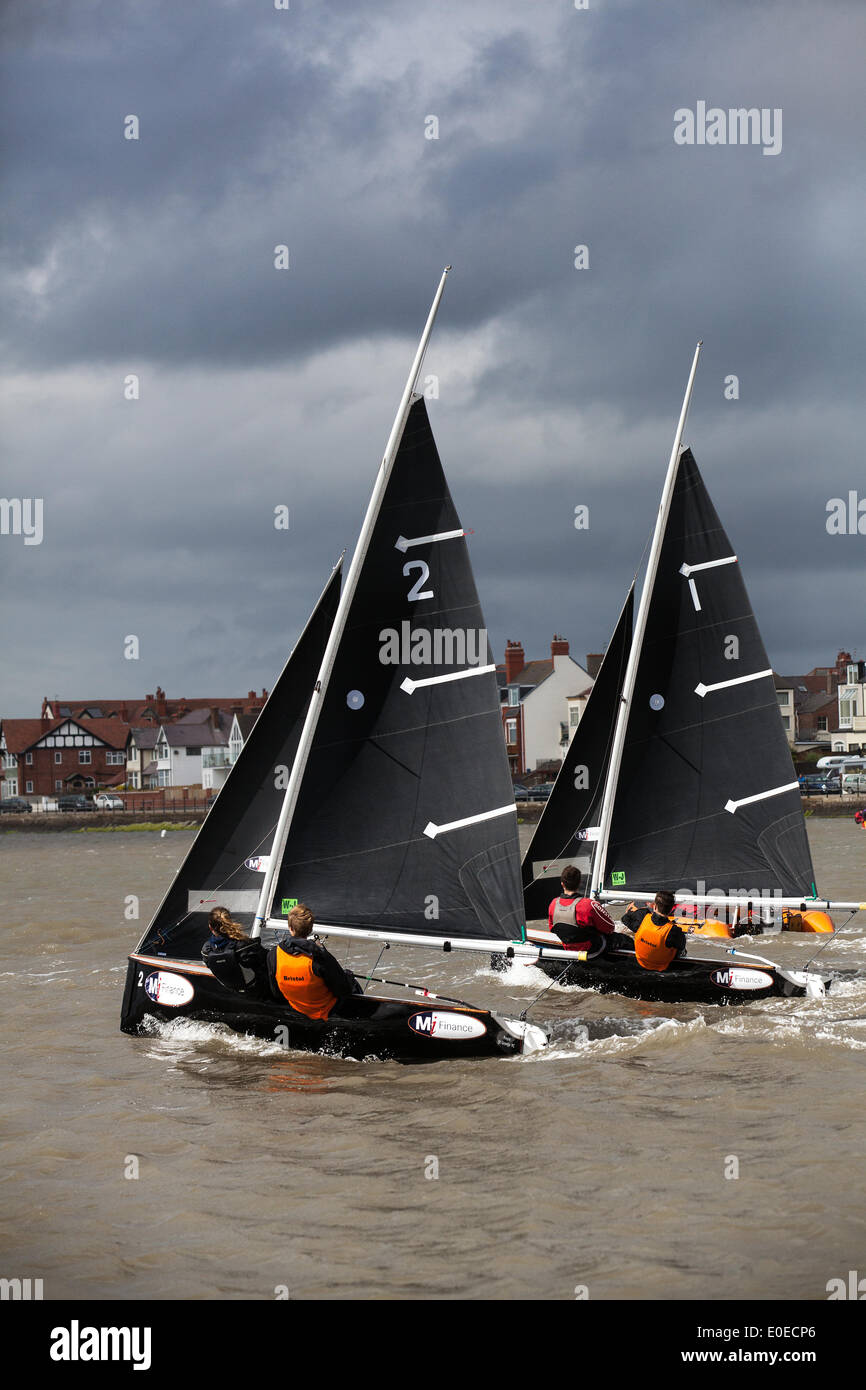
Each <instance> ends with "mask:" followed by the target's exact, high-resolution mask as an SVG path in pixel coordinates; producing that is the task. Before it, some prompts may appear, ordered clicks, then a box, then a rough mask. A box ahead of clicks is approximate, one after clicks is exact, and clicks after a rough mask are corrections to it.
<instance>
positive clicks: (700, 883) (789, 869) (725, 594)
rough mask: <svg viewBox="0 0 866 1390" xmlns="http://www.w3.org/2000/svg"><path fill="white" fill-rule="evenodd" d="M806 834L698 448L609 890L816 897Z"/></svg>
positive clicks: (633, 723)
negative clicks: (699, 465)
mask: <svg viewBox="0 0 866 1390" xmlns="http://www.w3.org/2000/svg"><path fill="white" fill-rule="evenodd" d="M813 882H814V872H813V869H812V860H811V854H810V851H809V843H808V840H807V837H806V825H805V821H804V819H803V813H802V809H801V805H800V793H799V790H798V787H797V778H796V774H795V772H794V768H793V764H792V761H791V754H790V751H789V748H788V743H787V739H786V737H785V732H784V729H783V726H782V720H781V716H780V712H779V706H778V701H777V698H776V691H775V686H774V681H773V675H772V672H771V670H770V663H769V661H768V659H767V653H766V651H765V650H764V644H763V642H762V641H761V636H760V633H759V632H758V627H757V623H756V622H755V618H754V615H753V613H752V609H751V605H750V603H749V598H748V595H747V593H746V588H745V585H744V583H743V579H742V576H741V574H740V566H739V563H738V561H737V559H736V553H735V551H734V549H733V547H732V545H731V543H730V541H729V540H728V537H727V536H726V534H725V532H724V530H723V528H722V525H721V523H720V521H719V518H718V515H717V514H716V511H715V508H714V507H713V504H712V502H711V501H710V498H709V495H708V493H707V490H706V488H705V486H704V483H703V479H702V478H701V475H700V473H699V472H698V467H697V464H696V463H695V460H694V458H693V456H692V453H691V451H690V450H685V451H684V452H683V454H682V455H681V457H680V461H679V469H678V473H677V477H676V483H675V488H674V493H673V501H672V506H671V510H670V516H669V520H668V524H667V527H666V530H665V535H664V540H663V544H662V549H661V555H660V560H659V566H658V573H657V576H656V581H655V584H654V586H653V591H652V598H651V602H650V606H649V613H648V621H647V627H646V634H645V637H644V641H643V645H642V648H641V655H640V662H639V665H638V669H637V678H636V684H635V690H634V697H633V701H632V706H631V712H630V716H629V720H628V727H627V734H626V741H625V747H624V752H623V758H622V766H621V769H620V775H619V779H618V782H617V787H616V799H615V802H614V812H613V820H612V826H611V836H610V844H609V851H608V855H607V859H606V866H605V877H604V883H603V886H604V887H605V888H613V889H624V890H625V891H626V892H630V891H631V889H632V888H640V889H659V888H667V889H670V890H671V891H676V890H678V889H679V890H682V891H691V892H693V893H696V894H701V893H704V892H709V891H712V890H715V891H717V892H727V893H734V892H746V893H752V894H757V893H759V892H760V893H763V894H768V895H771V894H774V893H775V894H782V895H783V896H791V897H796V896H800V895H801V894H803V895H805V894H811V893H812V892H813Z"/></svg>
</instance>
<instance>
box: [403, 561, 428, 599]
mask: <svg viewBox="0 0 866 1390" xmlns="http://www.w3.org/2000/svg"><path fill="white" fill-rule="evenodd" d="M412 570H419V571H420V573H419V575H418V578H417V579H416V580H415V583H414V584H413V585H412V588H411V589H410V590H409V593H408V594H407V596H406V597H407V598H408V600H409V602H410V603H416V602H417V601H418V599H420V598H435V594H434V593H433V590H432V589H425V590H424V591H423V593H422V591H421V585H422V584H426V583H427V580H428V579H429V578H430V566H429V565H427V564H425V563H424V561H423V560H407V561H406V564H405V565H404V566H403V573H404V575H405V576H406V578H407V579H408V578H409V574H410V572H411V571H412Z"/></svg>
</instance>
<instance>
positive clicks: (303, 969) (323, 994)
mask: <svg viewBox="0 0 866 1390" xmlns="http://www.w3.org/2000/svg"><path fill="white" fill-rule="evenodd" d="M288 921H289V935H288V936H284V937H283V939H282V941H280V942H278V943H277V945H276V946H272V947H271V948H270V950H269V951H268V970H269V973H270V978H271V984H272V989H273V992H274V996H275V997H276V998H277V999H285V1001H286V1002H287V1003H288V1004H291V1006H292V1008H293V1009H297V1011H298V1013H302V1014H306V1016H307V1018H327V1017H328V1016H329V1015H330V1014H331V1013H332V1011H334V1009H335V1007H336V1005H337V1004H338V1003H339V1001H340V1000H341V999H345V998H347V997H348V996H349V995H351V994H354V993H356V992H358V990H359V988H360V987H359V986H358V985H357V983H356V981H355V977H354V975H353V974H352V972H351V971H350V970H344V969H343V967H342V966H341V965H340V963H339V961H336V960H335V959H334V957H333V956H332V955H331V953H330V951H327V950H326V949H325V947H324V946H323V945H322V944H321V942H318V941H313V940H311V933H312V930H313V914H312V912H311V911H310V909H309V908H308V907H305V906H304V904H303V903H299V904H298V906H297V907H293V908H292V910H291V912H290V913H289V919H288ZM337 1012H339V1010H337Z"/></svg>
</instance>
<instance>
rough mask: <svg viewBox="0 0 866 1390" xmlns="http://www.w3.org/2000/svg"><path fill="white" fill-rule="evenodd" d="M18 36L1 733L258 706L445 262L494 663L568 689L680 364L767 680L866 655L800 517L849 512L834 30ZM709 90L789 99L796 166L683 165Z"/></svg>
mask: <svg viewBox="0 0 866 1390" xmlns="http://www.w3.org/2000/svg"><path fill="white" fill-rule="evenodd" d="M2 23H3V26H4V35H5V55H6V56H5V61H4V67H5V78H6V81H5V84H4V92H5V95H4V97H3V99H2V100H3V124H4V128H5V132H6V143H7V146H8V147H9V156H8V162H7V175H6V191H7V197H6V204H7V231H6V236H5V246H4V252H3V261H2V269H3V277H4V283H5V288H6V295H7V307H6V310H5V313H4V322H5V324H6V334H7V345H6V349H5V356H6V361H7V364H8V365H9V369H10V377H11V384H10V387H9V391H8V398H9V405H8V406H7V409H6V419H7V426H6V435H7V450H6V453H7V465H6V473H5V477H4V482H3V492H4V494H5V495H7V496H14V495H17V496H32V495H39V496H44V497H45V503H46V539H45V542H44V544H43V546H42V547H33V548H30V549H28V550H25V549H24V548H23V545H22V543H21V540H20V538H3V540H2V542H0V563H2V562H3V561H4V560H5V562H6V567H5V575H6V580H5V583H6V592H7V593H8V591H9V586H10V584H11V585H14V589H15V601H14V603H13V604H12V605H11V606H10V605H9V604H8V603H7V605H6V620H5V623H4V636H3V650H4V651H8V650H15V651H17V652H18V653H19V658H18V660H17V661H16V662H15V663H14V665H13V666H9V665H8V664H6V665H5V669H4V682H5V684H4V694H3V700H2V706H0V712H5V713H7V714H26V713H30V712H31V711H32V710H33V708H34V705H38V700H39V698H41V695H42V694H49V693H50V694H54V693H59V694H61V695H62V694H63V693H64V692H66V693H67V694H68V693H70V692H71V693H72V695H75V694H77V693H78V694H83V695H85V696H86V695H87V694H88V693H91V694H92V693H93V692H94V691H95V693H97V694H99V693H105V692H108V693H110V692H112V691H119V692H120V693H128V694H133V693H136V692H137V693H143V692H144V689H145V688H146V689H147V690H151V689H153V687H154V686H155V684H156V683H157V682H159V683H161V684H162V685H163V686H164V687H166V688H167V689H169V690H170V692H176V693H185V694H187V695H193V694H196V693H203V692H205V693H206V691H207V690H211V691H213V692H215V693H222V694H230V693H234V691H236V690H246V689H247V688H248V687H249V686H252V685H256V686H257V687H260V686H261V685H262V684H267V685H270V684H271V683H272V681H273V678H274V676H275V675H276V673H277V671H278V670H279V668H280V667H281V665H282V662H283V660H284V658H285V654H286V651H287V650H288V646H289V645H290V644H291V642H292V641H293V640H294V637H295V636H296V635H297V632H298V630H299V629H300V627H301V626H302V624H303V622H304V620H305V618H306V616H307V613H308V612H309V609H310V606H311V605H312V602H313V601H314V599H315V597H316V596H317V594H318V591H319V589H320V587H321V584H322V583H323V582H324V579H325V578H326V576H327V572H328V570H329V568H330V566H331V564H332V563H333V561H334V559H335V558H336V556H337V554H338V553H339V551H340V550H341V549H342V548H343V547H344V546H346V545H349V546H351V545H352V544H353V542H354V538H355V536H356V534H357V530H358V525H359V522H360V518H361V515H362V514H363V509H364V506H365V504H366V499H367V495H368V492H369V487H370V484H371V482H372V477H373V474H374V471H375V466H376V463H377V461H378V458H379V457H380V455H381V449H382V444H383V442H384V439H385V437H386V436H387V432H388V428H389V426H390V420H391V416H392V415H393V411H394V408H395V406H396V403H397V399H398V397H399V392H400V389H401V387H402V384H403V378H404V376H405V371H406V369H407V367H408V362H409V360H410V358H411V353H412V349H413V343H414V340H415V339H416V337H417V333H418V331H419V330H420V327H421V325H422V323H423V320H424V316H425V314H426V311H427V307H428V305H429V301H430V298H431V295H432V292H433V289H434V288H435V284H436V281H437V278H438V275H439V273H440V270H441V266H442V265H443V264H444V263H445V262H447V261H452V262H453V263H454V267H455V269H454V272H453V275H452V277H451V282H450V283H449V286H448V289H447V292H446V297H445V301H444V303H443V309H442V313H441V315H440V320H439V325H438V327H437V332H436V336H435V338H434V342H433V345H432V348H431V353H430V356H429V358H428V364H427V367H426V368H425V371H426V370H429V371H433V372H437V373H439V374H441V379H442V386H441V399H440V400H439V401H434V402H433V403H432V404H431V418H432V420H433V425H434V429H435V431H436V433H437V437H438V439H439V441H440V446H441V449H442V454H443V459H444V462H445V465H446V469H447V471H448V474H449V478H450V480H451V483H452V487H453V491H454V494H455V498H456V501H457V503H458V507H459V508H460V510H461V514H462V516H463V519H464V522H465V523H466V524H467V525H468V526H472V527H473V529H474V530H475V535H474V537H473V538H472V556H473V564H474V566H475V568H476V574H477V579H478V584H479V590H480V592H481V595H482V600H483V602H484V604H485V609H486V613H487V619H488V627H489V629H490V632H491V638H492V640H493V643H494V648H495V650H496V652H497V655H500V654H501V648H502V646H503V644H504V640H505V638H506V637H511V638H522V639H523V641H524V644H525V646H526V648H527V651H528V652H529V653H530V654H534V655H543V654H544V652H545V650H547V644H548V642H549V640H550V636H551V635H552V633H553V631H554V630H556V631H562V632H564V633H565V634H566V635H568V636H569V637H570V638H571V640H572V644H573V652H574V653H575V655H577V657H578V659H582V657H583V655H584V654H585V652H586V650H587V649H593V650H598V649H599V648H600V647H602V646H603V645H604V643H605V641H606V640H607V636H608V634H609V632H610V630H611V628H612V626H613V623H614V622H615V620H616V617H617V614H618V612H619V607H620V604H621V602H622V598H623V595H624V592H625V588H626V586H627V584H628V583H629V581H630V579H631V577H632V574H633V573H634V570H635V568H636V567H637V564H638V561H639V559H640V555H641V552H642V550H643V548H644V544H645V541H646V538H647V535H648V532H649V529H650V527H651V525H652V521H653V518H654V515H655V510H656V507H657V502H658V493H659V488H660V486H661V480H662V476H663V471H664V465H665V463H666V460H667V455H668V452H669V450H670V445H671V440H672V435H673V428H674V423H675V420H676V416H677V413H678V410H679V404H680V400H681V396H682V390H683V386H684V383H685V379H686V375H687V371H688V366H689V363H690V360H691V354H692V352H693V349H694V343H695V340H696V339H697V338H698V337H699V336H703V337H704V338H705V340H706V346H705V350H704V356H703V361H702V366H701V371H700V374H699V377H698V382H697V387H696V392H695V398H694V402H693V406H692V412H691V416H690V423H689V430H688V437H689V439H690V441H691V443H692V445H693V447H694V449H695V453H696V456H697V458H698V462H699V465H700V466H701V468H702V470H703V471H704V475H705V478H706V480H707V483H708V486H709V489H710V492H711V494H712V495H713V497H714V498H715V500H716V502H717V504H718V507H719V511H720V513H721V516H722V520H723V522H724V523H725V524H726V525H727V527H728V529H729V531H730V533H731V536H732V539H733V541H734V543H735V545H736V546H737V547H738V548H739V549H740V550H741V552H742V558H743V566H744V573H745V575H746V578H747V580H748V583H749V585H750V591H751V593H752V597H753V601H754V604H755V608H756V612H757V613H758V617H759V621H760V624H761V627H762V630H763V634H764V638H765V641H766V644H767V646H768V649H769V651H770V655H771V659H772V660H773V661H774V663H775V664H776V666H777V667H778V668H780V669H783V670H787V671H790V672H796V671H797V670H798V669H807V668H808V667H809V666H811V665H813V664H818V663H822V664H823V663H825V662H826V661H828V660H832V659H833V658H834V657H835V652H836V649H837V647H838V646H848V647H849V648H851V649H852V650H853V649H855V648H856V647H857V645H858V643H859V644H860V649H861V654H863V652H864V651H866V648H864V631H863V617H862V604H861V605H859V607H858V605H857V603H856V601H855V602H852V595H856V594H859V593H861V592H862V578H863V553H864V551H863V547H864V546H866V538H860V537H830V536H828V535H827V533H826V530H825V528H824V520H825V515H826V512H825V506H826V500H827V498H828V497H831V496H835V495H845V494H846V493H847V490H848V488H849V487H855V486H857V485H858V484H859V485H860V487H861V491H866V486H864V482H863V480H864V477H866V469H864V468H863V463H862V447H861V444H860V437H861V432H862V430H861V426H860V424H859V421H858V418H857V408H858V403H859V396H860V389H861V383H860V377H861V374H862V347H861V337H862V334H861V325H862V321H863V315H864V307H866V306H864V304H863V276H862V270H861V266H860V261H861V255H862V252H861V248H860V240H861V234H860V228H861V227H862V211H863V208H862V186H861V176H862V154H861V151H860V148H859V134H858V130H857V127H856V125H855V123H854V122H852V120H851V117H850V110H851V108H852V103H854V102H855V99H859V97H858V93H859V83H860V74H859V59H858V56H857V54H858V48H859V49H861V50H862V40H863V38H864V36H866V19H864V15H863V13H862V11H861V8H860V7H859V6H856V5H849V4H843V3H839V4H835V5H825V6H823V7H822V8H821V12H820V17H819V16H818V15H817V14H816V10H815V7H814V6H813V5H806V4H803V5H798V4H789V3H786V4H772V3H771V4H766V5H762V6H760V7H755V6H754V5H752V4H749V3H746V0H743V3H730V4H727V5H725V6H718V5H717V4H710V3H685V0H681V3H669V4H666V5H664V6H660V5H657V4H656V5H653V4H645V3H620V4H614V3H612V4H609V5H606V6H602V5H598V6H593V7H591V8H590V10H589V11H585V12H577V11H575V10H573V9H572V8H571V7H569V6H567V5H565V4H558V5H550V6H546V5H545V6H543V5H540V4H532V5H526V4H523V3H517V2H516V0H512V3H494V2H493V0H489V2H488V0H476V3H474V4H472V5H470V6H468V7H467V6H463V5H460V4H458V3H457V2H456V0H453V3H442V4H440V5H437V6H436V7H433V8H432V9H429V10H428V9H421V8H417V7H411V8H410V7H407V6H406V5H405V4H401V3H392V4H379V5H376V6H375V7H371V6H365V5H361V6H358V5H357V4H354V3H352V4H350V3H345V4H343V3H340V4H333V3H332V4H328V5H315V4H312V3H310V4H306V5H304V4H301V3H300V0H298V3H293V7H292V9H291V11H289V12H287V13H278V12H275V11H273V10H271V9H269V8H268V6H267V5H262V6H250V5H246V4H230V3H223V4H206V5H204V4H185V5H175V4H165V5H147V6H141V5H138V4H133V3H129V4H123V3H121V4H115V3H111V4H90V5H84V6H77V7H74V8H70V7H68V6H66V5H58V6H56V7H52V6H48V5H40V6H38V7H33V6H24V5H17V6H16V5H12V6H8V7H7V8H6V9H5V11H4V15H3V20H2ZM698 99H703V100H706V101H707V102H708V104H710V105H712V104H718V105H719V106H722V107H727V106H740V105H742V106H757V107H769V108H775V107H781V108H783V110H784V140H783V149H782V153H781V154H779V155H778V156H770V157H768V156H764V155H762V153H761V151H760V149H759V148H751V147H750V148H742V147H736V148H706V147H705V148H696V147H695V148H689V147H679V146H676V145H675V144H674V141H673V125H674V111H675V110H676V109H677V108H678V107H681V106H687V107H691V108H693V107H694V105H695V102H696V101H697V100H698ZM130 113H135V114H137V115H138V116H139V117H140V119H141V139H140V140H139V141H138V142H132V141H125V140H124V139H123V130H122V123H123V118H124V116H126V115H127V114H130ZM430 115H434V116H436V117H437V119H438V121H439V126H440V129H439V139H438V140H425V138H424V123H425V119H426V118H427V117H428V116H430ZM281 242H285V243H287V244H288V245H289V247H290V254H291V270H290V271H288V272H285V273H281V272H277V271H275V270H274V268H273V248H274V246H275V245H276V244H278V243H281ZM578 243H585V244H586V245H587V246H588V247H589V257H590V268H589V269H588V270H586V271H578V270H575V269H574V267H573V259H574V247H575V245H577V244H578ZM130 372H136V373H139V374H140V377H141V393H142V394H141V400H140V401H139V402H135V403H131V402H125V401H124V400H123V398H122V384H123V379H124V377H125V376H126V375H127V374H128V373H130ZM16 373H17V374H16ZM730 373H735V374H736V375H737V376H738V377H739V380H740V399H739V400H738V401H727V400H725V398H724V394H723V385H724V380H725V378H726V376H728V375H729V374H730ZM280 502H285V503H286V504H287V505H290V506H291V508H292V529H291V531H290V533H288V535H286V534H282V535H281V534H280V533H277V532H275V531H274V528H273V525H272V509H273V506H274V505H276V504H277V503H280ZM577 503H586V504H587V505H589V506H590V509H591V517H592V521H591V526H590V530H589V531H588V532H583V533H578V532H576V531H575V530H574V526H573V520H572V518H573V508H574V506H575V504H577ZM13 545H14V547H15V548H13ZM73 599H74V602H73ZM71 602H72V607H73V611H74V613H75V619H74V622H73V623H70V621H69V618H68V615H67V607H68V605H69V604H70V603H71ZM126 632H135V633H138V634H139V635H140V636H141V637H142V650H143V656H142V661H141V663H140V665H139V666H137V667H135V669H134V671H133V670H131V666H132V665H133V664H131V663H127V662H124V661H123V660H122V639H123V636H124V634H125V633H126ZM831 648H832V650H831ZM97 687H98V689H97ZM181 688H182V689H181Z"/></svg>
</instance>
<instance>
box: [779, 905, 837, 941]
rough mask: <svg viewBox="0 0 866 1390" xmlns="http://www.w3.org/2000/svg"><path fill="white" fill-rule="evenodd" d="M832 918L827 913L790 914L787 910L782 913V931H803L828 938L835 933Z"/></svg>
mask: <svg viewBox="0 0 866 1390" xmlns="http://www.w3.org/2000/svg"><path fill="white" fill-rule="evenodd" d="M835 930H836V928H835V927H834V926H833V922H832V920H831V918H829V917H828V916H827V913H826V912H816V911H815V910H814V909H813V910H812V911H810V912H790V911H788V909H787V908H786V909H785V911H784V912H783V913H782V931H802V932H812V934H813V935H817V936H828V935H829V934H830V933H831V932H833V931H835Z"/></svg>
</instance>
